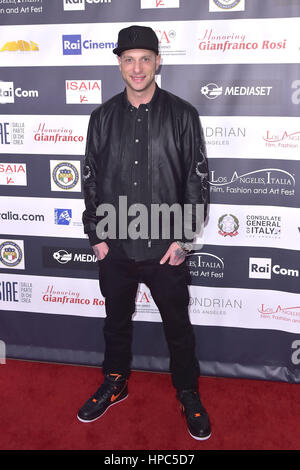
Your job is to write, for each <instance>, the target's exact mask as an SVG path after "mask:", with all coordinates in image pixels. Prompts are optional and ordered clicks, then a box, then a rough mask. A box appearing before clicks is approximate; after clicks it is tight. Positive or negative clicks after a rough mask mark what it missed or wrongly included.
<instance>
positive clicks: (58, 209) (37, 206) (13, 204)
mask: <svg viewBox="0 0 300 470" xmlns="http://www.w3.org/2000/svg"><path fill="white" fill-rule="evenodd" d="M0 203H1V207H2V210H1V212H0V221H1V232H2V233H7V234H10V233H18V234H19V233H20V234H22V235H29V236H41V237H47V236H48V237H66V238H86V236H85V235H84V233H83V226H82V212H83V210H84V202H83V200H82V199H67V200H66V199H59V198H35V197H11V196H9V197H7V196H1V197H0ZM3 208H5V210H4V209H3Z"/></svg>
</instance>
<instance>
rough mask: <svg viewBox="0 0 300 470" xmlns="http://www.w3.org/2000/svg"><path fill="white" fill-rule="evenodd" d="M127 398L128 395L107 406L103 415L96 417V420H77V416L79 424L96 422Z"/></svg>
mask: <svg viewBox="0 0 300 470" xmlns="http://www.w3.org/2000/svg"><path fill="white" fill-rule="evenodd" d="M127 397H128V394H127V395H126V397H124V398H121V400H118V401H115V402H114V403H112V404H111V405H109V406H108V407H107V408H106V410H105V411H103V413H102V414H101V415H100V416H97V418H93V419H89V420H88V419H82V418H79V416H78V415H77V418H78V420H79V421H80V422H81V423H92V422H93V421H97V419H99V418H101V417H102V416H103V415H104V414H105V413H106V412H107V410H108V409H109V408H110V407H111V406H113V405H117V404H118V403H121V401H124V400H126V398H127Z"/></svg>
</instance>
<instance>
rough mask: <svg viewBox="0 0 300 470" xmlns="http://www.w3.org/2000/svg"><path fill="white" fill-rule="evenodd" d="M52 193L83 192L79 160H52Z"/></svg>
mask: <svg viewBox="0 0 300 470" xmlns="http://www.w3.org/2000/svg"><path fill="white" fill-rule="evenodd" d="M50 174H51V191H69V192H80V191H81V176H80V175H81V170H80V161H79V160H68V161H58V160H50Z"/></svg>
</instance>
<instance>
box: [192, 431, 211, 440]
mask: <svg viewBox="0 0 300 470" xmlns="http://www.w3.org/2000/svg"><path fill="white" fill-rule="evenodd" d="M188 431H189V430H188ZM189 435H190V436H192V438H193V439H196V441H206V440H207V439H209V438H210V436H211V433H210V434H209V435H208V436H205V437H197V436H193V434H191V433H190V431H189Z"/></svg>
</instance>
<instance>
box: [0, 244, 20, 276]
mask: <svg viewBox="0 0 300 470" xmlns="http://www.w3.org/2000/svg"><path fill="white" fill-rule="evenodd" d="M0 268H1V269H6V268H7V269H25V260H24V242H23V240H5V239H1V240H0Z"/></svg>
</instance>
